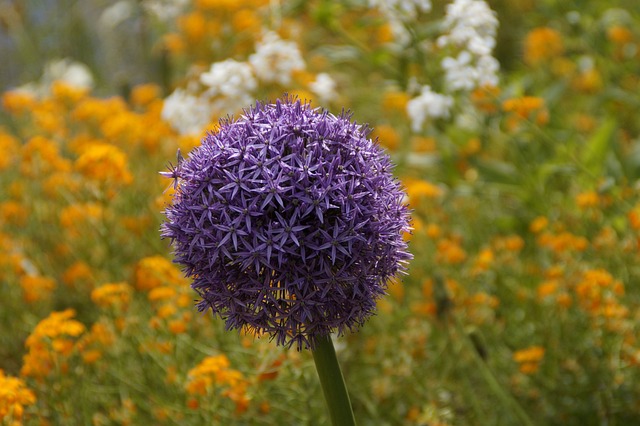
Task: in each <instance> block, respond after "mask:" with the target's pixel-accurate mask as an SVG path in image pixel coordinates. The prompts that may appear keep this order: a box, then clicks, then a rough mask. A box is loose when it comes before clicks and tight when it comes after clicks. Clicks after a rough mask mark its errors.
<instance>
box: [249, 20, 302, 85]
mask: <svg viewBox="0 0 640 426" xmlns="http://www.w3.org/2000/svg"><path fill="white" fill-rule="evenodd" d="M249 62H250V63H251V65H252V66H253V70H254V72H255V73H256V75H257V76H258V78H259V79H260V80H262V81H265V82H268V83H269V82H276V83H280V84H281V85H283V86H286V85H288V84H289V83H291V75H292V73H293V71H297V70H302V69H304V68H305V63H304V60H303V59H302V54H301V53H300V50H299V49H298V45H297V44H296V43H295V42H293V41H285V40H282V39H281V38H280V37H279V36H278V34H276V33H274V32H273V31H269V32H267V33H266V34H265V35H264V37H263V38H262V40H261V41H260V42H259V43H258V44H257V46H256V53H254V54H252V55H250V56H249Z"/></svg>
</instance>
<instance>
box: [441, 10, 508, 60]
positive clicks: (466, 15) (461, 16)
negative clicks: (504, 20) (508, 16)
mask: <svg viewBox="0 0 640 426" xmlns="http://www.w3.org/2000/svg"><path fill="white" fill-rule="evenodd" d="M443 26H444V28H445V29H446V30H447V31H448V32H449V33H448V34H447V35H444V36H442V37H440V38H439V39H438V45H440V46H445V45H456V46H461V47H463V48H466V49H467V50H469V51H470V52H471V53H473V54H476V55H488V54H489V53H491V50H492V49H493V48H494V47H495V44H496V41H495V37H496V30H497V28H498V19H497V18H496V14H495V12H494V11H493V10H491V8H489V6H488V5H487V3H486V2H484V1H483V0H455V1H454V2H453V3H451V4H449V5H447V12H446V16H445V19H444V22H443Z"/></svg>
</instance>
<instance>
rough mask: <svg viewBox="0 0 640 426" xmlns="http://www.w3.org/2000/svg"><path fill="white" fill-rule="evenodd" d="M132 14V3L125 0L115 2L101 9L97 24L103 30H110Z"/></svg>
mask: <svg viewBox="0 0 640 426" xmlns="http://www.w3.org/2000/svg"><path fill="white" fill-rule="evenodd" d="M132 14H133V5H132V4H131V3H129V2H128V1H125V0H120V1H118V2H115V3H114V4H112V5H111V6H109V7H107V8H106V9H104V10H103V11H102V13H101V14H100V17H99V18H98V26H99V27H100V28H102V29H103V30H112V29H114V28H115V27H117V26H118V25H119V24H121V23H122V22H124V21H126V20H127V19H128V18H129V17H131V15H132Z"/></svg>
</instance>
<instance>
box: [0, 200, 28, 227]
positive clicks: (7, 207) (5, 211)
mask: <svg viewBox="0 0 640 426" xmlns="http://www.w3.org/2000/svg"><path fill="white" fill-rule="evenodd" d="M28 217H29V210H28V209H27V207H26V206H25V205H24V204H22V203H19V202H17V201H11V200H9V201H5V202H3V203H0V224H2V223H5V224H7V225H13V226H20V227H22V226H24V225H25V224H26V223H27V218H28Z"/></svg>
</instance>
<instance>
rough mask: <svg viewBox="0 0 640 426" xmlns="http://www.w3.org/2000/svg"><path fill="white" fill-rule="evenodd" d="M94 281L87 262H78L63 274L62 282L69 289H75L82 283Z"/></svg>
mask: <svg viewBox="0 0 640 426" xmlns="http://www.w3.org/2000/svg"><path fill="white" fill-rule="evenodd" d="M92 280H93V272H92V270H91V268H90V267H89V265H87V264H86V263H85V262H82V261H78V262H75V263H74V264H73V265H71V266H69V267H68V268H67V269H66V270H65V271H64V273H63V274H62V282H63V283H65V284H66V285H67V286H69V287H74V286H76V285H78V283H80V282H89V281H92Z"/></svg>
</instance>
